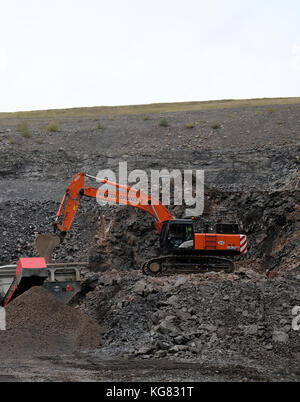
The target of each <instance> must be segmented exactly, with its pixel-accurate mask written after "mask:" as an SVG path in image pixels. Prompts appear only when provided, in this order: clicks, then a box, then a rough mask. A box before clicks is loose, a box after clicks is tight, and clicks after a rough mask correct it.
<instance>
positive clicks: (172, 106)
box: [0, 97, 300, 120]
mask: <svg viewBox="0 0 300 402" xmlns="http://www.w3.org/2000/svg"><path fill="white" fill-rule="evenodd" d="M299 103H300V98H299V97H298V98H261V99H240V100H233V99H227V100H226V99H225V100H214V101H205V102H175V103H153V104H147V105H128V106H96V107H89V108H87V107H81V108H71V109H50V110H35V111H29V112H13V113H8V112H5V113H0V119H4V118H5V119H6V118H14V119H16V118H19V119H26V118H45V119H46V118H47V119H52V118H53V119H56V120H57V119H65V118H74V117H75V118H97V117H98V116H116V115H127V114H147V115H148V114H152V113H167V112H168V113H171V112H184V111H196V110H216V109H234V108H241V107H245V108H248V107H250V108H251V107H262V106H275V105H287V109H289V110H290V109H291V108H292V106H291V105H293V104H299Z"/></svg>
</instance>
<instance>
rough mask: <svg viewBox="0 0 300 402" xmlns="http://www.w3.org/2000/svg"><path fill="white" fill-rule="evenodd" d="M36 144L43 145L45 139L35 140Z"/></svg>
mask: <svg viewBox="0 0 300 402" xmlns="http://www.w3.org/2000/svg"><path fill="white" fill-rule="evenodd" d="M35 142H36V143H37V144H39V145H41V144H43V142H44V140H43V138H37V139H36V140H35Z"/></svg>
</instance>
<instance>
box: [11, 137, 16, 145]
mask: <svg viewBox="0 0 300 402" xmlns="http://www.w3.org/2000/svg"><path fill="white" fill-rule="evenodd" d="M9 143H10V144H12V145H13V144H16V143H17V141H16V140H15V139H14V138H10V139H9Z"/></svg>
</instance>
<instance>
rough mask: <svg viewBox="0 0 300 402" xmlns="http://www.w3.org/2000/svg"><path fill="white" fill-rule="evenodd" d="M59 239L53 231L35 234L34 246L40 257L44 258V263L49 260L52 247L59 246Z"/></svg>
mask: <svg viewBox="0 0 300 402" xmlns="http://www.w3.org/2000/svg"><path fill="white" fill-rule="evenodd" d="M60 243H61V239H60V237H59V236H58V235H56V234H54V233H43V234H40V235H38V236H37V238H36V239H35V241H34V247H35V250H36V252H37V253H38V255H39V256H40V257H43V258H45V261H46V263H49V262H51V259H52V254H53V251H54V249H55V248H56V247H57V246H59V245H60Z"/></svg>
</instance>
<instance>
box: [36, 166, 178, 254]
mask: <svg viewBox="0 0 300 402" xmlns="http://www.w3.org/2000/svg"><path fill="white" fill-rule="evenodd" d="M85 177H88V178H91V179H94V180H97V181H98V182H99V179H97V178H96V177H94V176H90V175H88V174H85V173H83V172H81V173H78V174H76V175H75V176H74V177H73V179H72V181H71V183H70V184H69V186H68V188H67V190H66V192H65V194H64V196H63V199H62V201H61V204H60V207H59V210H58V212H57V214H56V219H55V222H54V228H55V231H56V230H57V229H58V230H59V232H60V234H59V235H55V234H53V233H48V234H42V235H40V236H38V237H37V238H36V240H35V249H36V251H37V252H38V254H39V255H40V256H42V257H44V258H45V259H46V261H47V262H51V255H52V253H53V251H54V249H55V248H56V247H57V245H58V244H60V243H61V241H62V239H63V237H64V235H65V234H66V233H67V232H68V231H69V230H70V227H71V225H72V223H73V221H74V218H75V215H76V212H77V210H78V207H79V205H80V200H81V198H82V197H89V198H95V199H97V200H101V201H105V202H108V203H114V204H117V205H129V206H133V207H135V208H139V209H142V210H144V211H145V212H147V213H148V214H149V215H151V216H152V218H153V219H154V226H155V227H156V229H157V230H158V232H159V233H160V232H161V230H162V226H163V223H164V222H165V221H170V220H173V219H174V217H173V216H172V215H171V214H170V212H169V211H168V210H167V208H166V207H165V206H164V205H163V204H162V203H161V202H159V201H158V200H156V199H155V198H153V197H151V196H150V195H147V194H145V193H143V192H142V191H141V190H135V189H133V188H132V187H130V186H124V185H121V184H118V183H114V182H111V181H108V180H106V179H101V180H100V184H102V186H100V187H99V188H95V187H89V186H86V185H85ZM103 185H104V186H103ZM60 219H61V223H59V221H60Z"/></svg>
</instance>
